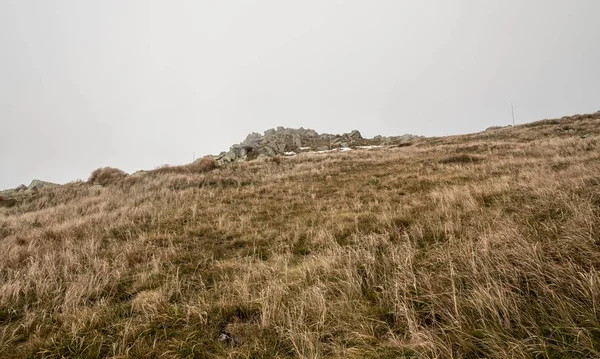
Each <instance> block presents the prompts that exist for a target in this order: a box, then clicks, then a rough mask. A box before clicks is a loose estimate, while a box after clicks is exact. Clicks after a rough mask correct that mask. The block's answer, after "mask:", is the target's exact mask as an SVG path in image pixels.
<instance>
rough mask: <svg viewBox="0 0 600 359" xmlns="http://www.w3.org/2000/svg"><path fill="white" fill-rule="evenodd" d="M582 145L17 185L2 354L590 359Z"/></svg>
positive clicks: (313, 160) (364, 155) (545, 127)
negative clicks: (28, 189)
mask: <svg viewBox="0 0 600 359" xmlns="http://www.w3.org/2000/svg"><path fill="white" fill-rule="evenodd" d="M584 135H585V136H584ZM581 136H584V138H582V137H581ZM599 151H600V126H599V116H596V117H593V116H580V117H576V118H568V119H562V120H559V121H546V122H539V123H535V124H531V125H527V126H519V127H516V128H505V129H500V130H496V131H492V132H485V133H480V134H473V135H467V136H454V137H448V138H438V139H429V140H428V141H424V142H421V143H418V144H416V145H413V146H409V147H401V148H384V149H381V150H375V151H367V150H365V151H352V152H348V153H336V154H327V155H319V154H301V155H299V156H297V157H296V158H292V159H280V160H279V161H277V162H274V161H265V162H254V163H252V162H251V163H239V164H234V165H231V166H227V167H223V168H214V169H213V168H212V166H210V165H209V167H211V168H209V169H207V168H208V167H206V168H205V167H203V168H201V169H197V170H196V169H195V167H193V166H187V167H183V168H175V169H173V168H170V169H168V170H166V169H162V170H157V171H153V172H150V173H147V174H145V175H143V176H137V177H132V176H130V177H127V178H125V179H124V180H123V181H121V182H120V184H121V185H115V186H108V187H98V186H90V184H87V183H73V184H69V185H66V186H62V187H60V188H54V189H42V190H40V191H39V192H37V193H33V194H29V195H20V196H18V197H15V200H16V203H14V204H13V205H11V206H8V207H0V251H1V252H2V253H3V255H2V256H1V257H0V278H1V280H0V357H45V358H63V357H79V358H96V357H112V358H137V357H156V358H159V357H160V358H194V357H199V358H220V357H239V358H262V357H280V358H285V357H301V358H319V357H335V358H365V357H367V358H368V357H371V358H397V357H403V356H417V357H427V358H429V357H432V358H433V357H437V358H476V357H497V358H506V357H511V358H531V357H551V358H567V357H569V358H571V357H580V358H582V357H599V356H600V315H599V310H600V309H599V308H600V277H599V274H598V271H599V270H600V250H599V243H600V161H599V160H600V152H599ZM219 338H220V339H222V340H219Z"/></svg>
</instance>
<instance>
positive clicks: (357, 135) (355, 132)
mask: <svg viewBox="0 0 600 359" xmlns="http://www.w3.org/2000/svg"><path fill="white" fill-rule="evenodd" d="M348 137H350V138H353V139H361V138H362V136H361V135H360V132H358V130H353V131H351V132H350V133H349V134H348Z"/></svg>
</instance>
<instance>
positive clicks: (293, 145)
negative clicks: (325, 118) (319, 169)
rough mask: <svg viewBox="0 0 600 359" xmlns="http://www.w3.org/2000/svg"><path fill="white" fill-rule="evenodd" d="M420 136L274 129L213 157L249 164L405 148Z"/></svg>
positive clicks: (248, 137) (222, 160) (249, 138)
mask: <svg viewBox="0 0 600 359" xmlns="http://www.w3.org/2000/svg"><path fill="white" fill-rule="evenodd" d="M423 138H424V137H421V136H414V135H408V134H406V135H402V136H393V137H384V136H375V137H373V138H371V139H368V138H363V137H362V135H361V133H360V132H359V131H358V130H353V131H350V132H348V133H344V134H342V135H332V134H327V133H323V134H319V133H317V132H316V131H315V130H312V129H304V128H302V127H300V128H298V129H294V128H285V127H277V128H276V129H270V130H267V131H265V132H264V133H263V134H260V133H256V132H253V133H251V134H249V135H248V136H247V137H246V139H245V140H244V141H242V142H241V143H239V144H235V145H233V146H231V147H230V149H229V151H227V152H221V153H220V154H219V155H218V156H212V157H213V158H215V159H216V160H217V162H219V163H227V162H233V161H248V160H253V159H257V158H261V157H274V156H294V155H296V154H298V153H300V152H311V151H312V152H325V151H330V150H335V149H348V148H350V149H351V148H357V147H367V146H389V145H406V144H409V143H411V142H413V141H416V140H419V139H423Z"/></svg>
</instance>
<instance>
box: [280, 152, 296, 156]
mask: <svg viewBox="0 0 600 359" xmlns="http://www.w3.org/2000/svg"><path fill="white" fill-rule="evenodd" d="M283 154H284V155H285V156H295V155H296V152H284V153H283Z"/></svg>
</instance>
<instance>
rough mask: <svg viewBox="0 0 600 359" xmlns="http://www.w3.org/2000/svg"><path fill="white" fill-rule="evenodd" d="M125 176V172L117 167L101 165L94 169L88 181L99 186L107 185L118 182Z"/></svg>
mask: <svg viewBox="0 0 600 359" xmlns="http://www.w3.org/2000/svg"><path fill="white" fill-rule="evenodd" d="M126 176H127V173H125V172H123V171H121V170H120V169H118V168H113V167H103V168H98V169H97V170H94V172H92V174H91V175H90V178H89V179H88V182H90V183H93V184H99V185H101V186H108V185H110V184H114V183H117V182H120V181H121V180H122V179H123V178H125V177H126Z"/></svg>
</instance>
